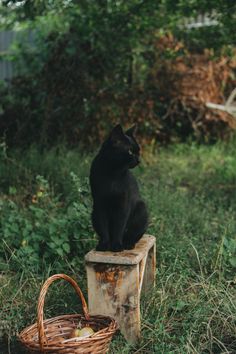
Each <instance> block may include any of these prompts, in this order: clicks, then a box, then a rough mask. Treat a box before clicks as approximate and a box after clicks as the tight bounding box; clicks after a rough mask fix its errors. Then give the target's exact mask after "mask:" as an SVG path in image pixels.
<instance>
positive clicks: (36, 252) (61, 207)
mask: <svg viewBox="0 0 236 354" xmlns="http://www.w3.org/2000/svg"><path fill="white" fill-rule="evenodd" d="M70 177H71V179H72V182H73V185H74V188H73V199H72V198H71V199H69V200H68V199H67V200H66V201H61V200H60V198H59V197H58V196H55V195H54V193H53V191H51V190H50V188H49V184H48V182H47V180H45V179H44V178H43V177H42V176H37V177H36V181H35V182H36V183H35V193H34V194H33V195H29V196H27V199H28V200H25V201H24V204H23V205H22V204H19V203H17V202H16V201H14V194H15V193H16V191H15V190H14V189H10V192H11V194H12V196H11V198H2V199H0V216H1V223H0V235H1V239H2V240H3V241H4V242H3V243H2V244H1V247H0V257H1V258H0V259H1V265H2V266H4V264H6V263H8V261H9V259H12V261H13V262H12V263H11V264H14V266H13V267H16V268H18V269H19V267H20V268H24V267H26V268H27V267H32V268H33V269H34V270H37V269H38V270H40V269H41V267H42V265H43V264H49V263H51V264H53V263H54V264H55V266H57V265H58V266H59V264H60V262H61V259H68V263H69V264H70V265H74V266H75V265H76V264H77V263H78V262H79V261H81V259H79V257H83V255H84V253H85V252H86V250H87V249H89V248H91V247H92V246H93V245H94V241H95V239H94V237H93V231H92V229H91V223H90V209H91V208H90V198H89V192H88V184H87V182H86V181H81V179H80V178H78V177H77V176H76V175H75V174H74V173H73V172H71V176H70Z"/></svg>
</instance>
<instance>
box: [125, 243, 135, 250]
mask: <svg viewBox="0 0 236 354" xmlns="http://www.w3.org/2000/svg"><path fill="white" fill-rule="evenodd" d="M134 247H135V243H132V244H131V243H127V244H124V249H125V250H132V249H133V248H134Z"/></svg>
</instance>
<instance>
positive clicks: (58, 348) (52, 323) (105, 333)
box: [19, 274, 117, 354]
mask: <svg viewBox="0 0 236 354" xmlns="http://www.w3.org/2000/svg"><path fill="white" fill-rule="evenodd" d="M57 279H65V280H67V281H68V282H69V283H70V284H71V285H72V286H73V287H74V289H75V290H76V292H77V294H78V295H79V297H80V299H81V301H82V306H83V312H84V315H79V314H73V315H62V316H57V317H53V318H50V319H47V320H43V309H44V301H45V296H46V293H47V290H48V287H49V286H50V285H51V284H52V282H54V281H55V280H57ZM79 324H81V325H82V327H83V326H87V325H88V326H90V327H91V328H93V330H94V331H95V333H94V334H93V335H92V336H91V337H86V338H71V339H70V338H69V337H70V334H71V332H72V330H73V329H75V328H77V326H78V325H79ZM116 331H117V323H116V321H115V320H114V319H112V318H110V317H108V316H98V315H97V316H90V315H89V313H88V307H87V304H86V301H85V299H84V296H83V294H82V292H81V290H80V288H79V286H78V284H77V283H76V282H75V281H74V280H73V279H72V278H70V277H69V276H68V275H65V274H55V275H53V276H52V277H50V278H48V279H47V280H46V282H45V283H44V285H43V287H42V289H41V291H40V295H39V300H38V310H37V323H35V324H33V325H31V326H29V327H27V328H25V329H24V330H23V331H22V332H21V333H20V334H19V339H20V341H21V343H22V344H23V345H24V346H26V347H27V348H28V349H29V350H30V351H33V352H38V353H55V354H57V353H60V354H66V353H67V354H75V353H76V354H79V353H81V354H82V353H83V354H88V353H90V354H98V353H99V354H104V353H107V352H108V349H109V344H110V341H111V339H112V336H113V334H114V333H115V332H116Z"/></svg>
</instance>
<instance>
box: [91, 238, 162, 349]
mask: <svg viewBox="0 0 236 354" xmlns="http://www.w3.org/2000/svg"><path fill="white" fill-rule="evenodd" d="M155 241H156V239H155V237H153V236H149V235H145V236H143V237H142V239H141V240H140V241H139V242H138V243H137V244H136V247H135V248H134V249H133V250H127V251H123V252H117V253H113V252H97V251H94V250H92V251H90V252H89V253H87V255H86V256H85V261H86V271H87V281H88V303H89V312H90V313H91V314H96V315H97V314H102V315H108V316H111V317H113V318H115V319H116V320H117V322H118V324H119V326H120V330H121V333H122V334H123V335H124V336H125V338H126V339H127V340H128V341H129V342H131V343H135V342H136V341H137V340H138V339H139V338H140V330H141V326H140V294H141V288H142V284H143V287H144V289H145V291H147V289H149V288H150V287H151V286H152V285H153V284H154V279H155V267H156V264H155Z"/></svg>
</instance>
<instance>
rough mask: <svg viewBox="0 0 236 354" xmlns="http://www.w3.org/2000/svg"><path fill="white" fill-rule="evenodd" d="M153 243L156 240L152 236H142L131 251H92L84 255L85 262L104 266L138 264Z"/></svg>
mask: <svg viewBox="0 0 236 354" xmlns="http://www.w3.org/2000/svg"><path fill="white" fill-rule="evenodd" d="M155 242H156V238H155V237H154V236H151V235H144V236H143V237H142V238H141V240H139V242H137V243H136V246H135V248H133V249H132V250H125V251H122V252H108V251H106V252H101V251H95V250H92V251H90V252H89V253H87V254H86V256H85V261H86V262H96V263H106V264H126V265H128V264H130V265H131V264H138V263H139V262H140V261H141V260H142V259H143V258H144V256H145V255H146V254H147V252H148V251H149V250H150V248H152V247H153V245H154V244H155Z"/></svg>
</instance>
